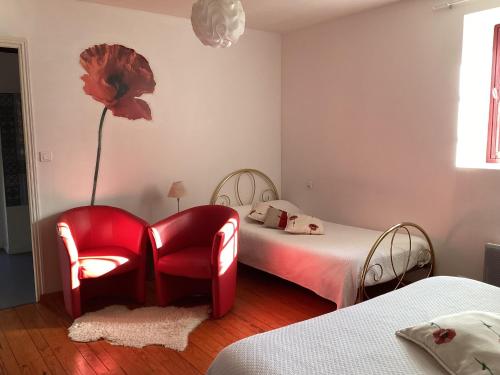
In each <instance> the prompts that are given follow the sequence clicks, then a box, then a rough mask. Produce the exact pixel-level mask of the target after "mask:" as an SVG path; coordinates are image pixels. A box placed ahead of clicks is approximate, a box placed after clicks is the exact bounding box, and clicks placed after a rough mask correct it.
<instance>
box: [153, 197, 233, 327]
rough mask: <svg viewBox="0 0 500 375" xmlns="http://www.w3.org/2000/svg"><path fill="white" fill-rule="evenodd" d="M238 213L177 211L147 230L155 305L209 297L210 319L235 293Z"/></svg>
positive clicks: (219, 314)
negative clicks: (197, 296)
mask: <svg viewBox="0 0 500 375" xmlns="http://www.w3.org/2000/svg"><path fill="white" fill-rule="evenodd" d="M238 229H239V216H238V213H237V212H236V211H235V210H233V209H232V208H229V207H224V206H200V207H194V208H191V209H188V210H186V211H182V212H180V213H178V214H176V215H173V216H171V217H169V218H167V219H165V220H162V221H160V222H158V223H156V224H154V225H152V226H151V227H149V229H148V232H149V238H150V241H151V245H152V248H153V261H154V269H155V282H156V297H157V302H158V304H159V305H160V306H165V305H167V304H169V303H170V302H172V301H174V300H176V299H179V298H181V297H184V296H188V295H195V294H211V296H212V317H213V318H216V319H217V318H220V317H222V316H223V315H225V314H226V313H227V312H228V311H229V310H230V309H231V307H232V306H233V303H234V298H235V294H236V270H237V254H238Z"/></svg>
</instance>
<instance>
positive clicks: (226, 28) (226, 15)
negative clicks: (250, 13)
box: [191, 0, 245, 48]
mask: <svg viewBox="0 0 500 375" xmlns="http://www.w3.org/2000/svg"><path fill="white" fill-rule="evenodd" d="M191 23H192V25H193V31H194V33H195V34H196V36H197V37H198V39H200V41H201V42H202V43H203V44H205V45H207V46H211V47H215V48H218V47H222V48H226V47H230V46H231V45H233V44H234V43H236V42H237V41H238V39H239V38H240V36H241V35H242V34H243V33H244V32H245V11H244V10H243V6H242V5H241V1H240V0H198V1H196V2H195V3H194V4H193V10H192V13H191Z"/></svg>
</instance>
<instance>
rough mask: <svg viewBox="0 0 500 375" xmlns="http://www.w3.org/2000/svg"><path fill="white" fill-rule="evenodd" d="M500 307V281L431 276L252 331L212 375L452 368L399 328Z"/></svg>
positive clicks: (222, 356) (377, 374) (386, 374)
mask: <svg viewBox="0 0 500 375" xmlns="http://www.w3.org/2000/svg"><path fill="white" fill-rule="evenodd" d="M468 310H482V311H487V312H493V313H495V312H496V313H498V312H499V311H500V288H497V287H494V286H491V285H488V284H484V283H481V282H479V281H474V280H470V279H465V278H457V277H444V276H440V277H431V278H428V279H425V280H420V281H417V282H415V283H413V284H411V285H409V286H407V287H405V288H402V289H399V290H396V291H393V292H391V293H387V294H385V295H382V296H379V297H376V298H373V299H371V300H369V301H366V302H363V303H360V304H358V305H355V306H351V307H348V308H345V309H342V310H338V311H335V312H332V313H329V314H325V315H322V316H320V317H317V318H314V319H310V320H307V321H304V322H301V323H297V324H293V325H290V326H287V327H283V328H280V329H277V330H274V331H270V332H266V333H263V334H259V335H256V336H252V337H249V338H246V339H244V340H241V341H239V342H236V343H234V344H232V345H230V346H229V347H227V348H225V349H224V350H223V351H222V352H220V353H219V355H218V356H217V358H216V359H215V361H214V362H213V363H212V365H211V367H210V368H209V370H208V375H226V374H231V375H260V374H262V375H264V374H265V375H285V374H293V375H319V374H324V375H327V374H328V375H335V374H342V375H347V374H353V375H354V374H356V375H357V374H371V375H382V374H383V375H393V374H394V375H396V374H415V375H417V374H425V375H431V374H446V372H444V370H442V368H441V367H440V366H439V365H438V363H437V362H436V361H435V360H434V359H433V358H432V357H431V356H430V355H429V354H427V353H426V352H424V351H423V350H422V349H420V348H418V347H417V346H414V345H413V344H411V343H409V342H407V341H405V340H403V339H401V338H399V337H396V335H395V332H396V331H397V330H399V329H403V328H406V327H408V326H412V325H415V324H418V323H421V322H425V321H430V320H431V319H434V318H436V317H438V316H441V315H447V314H454V313H458V312H462V311H468Z"/></svg>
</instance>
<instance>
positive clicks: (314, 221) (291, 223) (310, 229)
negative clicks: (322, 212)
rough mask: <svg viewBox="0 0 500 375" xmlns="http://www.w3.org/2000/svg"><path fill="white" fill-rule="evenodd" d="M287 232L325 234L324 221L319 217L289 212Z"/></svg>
mask: <svg viewBox="0 0 500 375" xmlns="http://www.w3.org/2000/svg"><path fill="white" fill-rule="evenodd" d="M285 232H288V233H294V234H325V228H324V226H323V222H322V221H321V220H320V219H318V218H317V217H312V216H307V215H302V214H289V215H288V222H287V224H286V228H285Z"/></svg>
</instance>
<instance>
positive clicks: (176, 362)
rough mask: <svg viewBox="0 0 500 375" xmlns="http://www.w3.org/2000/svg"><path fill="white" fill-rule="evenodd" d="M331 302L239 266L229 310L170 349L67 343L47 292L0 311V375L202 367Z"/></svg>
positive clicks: (56, 299) (59, 307)
mask: <svg viewBox="0 0 500 375" xmlns="http://www.w3.org/2000/svg"><path fill="white" fill-rule="evenodd" d="M149 294H152V291H149ZM334 309H335V305H334V304H333V303H331V302H329V301H326V300H324V299H322V298H320V297H318V296H316V295H315V294H313V293H312V292H309V291H307V290H305V289H302V288H300V287H298V286H295V285H293V284H290V283H288V282H286V281H283V280H281V279H278V278H275V277H273V276H269V275H267V274H264V273H262V272H259V271H255V270H252V269H250V268H246V267H240V268H239V275H238V290H237V298H236V303H235V306H234V308H233V310H232V311H231V312H230V313H229V314H228V315H226V316H225V317H224V318H222V319H220V320H208V321H205V322H204V323H202V324H201V325H200V326H199V327H198V328H197V329H196V330H195V331H194V332H192V333H191V335H190V337H189V345H188V347H187V349H186V350H185V351H184V352H176V351H174V350H170V349H165V348H163V347H160V346H149V347H146V348H144V349H133V348H126V347H117V346H112V345H109V344H108V343H107V342H104V341H99V342H93V343H75V342H72V341H70V340H69V339H68V337H67V328H68V327H69V325H70V324H71V320H70V319H69V317H68V316H67V315H66V313H65V312H64V304H63V300H62V296H61V294H54V295H49V296H47V297H46V298H44V299H43V302H42V303H39V304H31V305H24V306H20V307H16V308H12V309H7V310H1V311H0V374H9V375H10V374H108V373H112V374H131V375H132V374H133V375H135V374H171V375H177V374H182V375H190V374H195V375H198V374H205V372H206V370H207V369H208V367H209V365H210V363H211V362H212V360H213V359H214V358H215V356H216V355H217V353H219V351H220V350H222V349H223V348H224V347H226V346H227V345H229V344H231V343H232V342H235V341H237V340H239V339H242V338H244V337H247V336H251V335H254V334H256V333H260V332H265V331H269V330H271V329H274V328H278V327H282V326H285V325H288V324H291V323H295V322H299V321H302V320H305V319H309V318H312V317H315V316H318V315H321V314H324V313H327V312H330V311H332V310H334Z"/></svg>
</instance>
